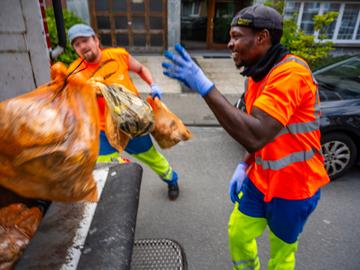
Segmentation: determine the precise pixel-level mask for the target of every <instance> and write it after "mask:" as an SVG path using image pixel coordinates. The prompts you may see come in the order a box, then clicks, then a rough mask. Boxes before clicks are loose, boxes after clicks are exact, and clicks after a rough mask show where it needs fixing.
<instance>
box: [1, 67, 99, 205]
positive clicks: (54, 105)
mask: <svg viewBox="0 0 360 270" xmlns="http://www.w3.org/2000/svg"><path fill="white" fill-rule="evenodd" d="M51 76H52V77H53V78H54V80H53V81H51V82H50V83H48V84H46V85H43V86H41V87H39V88H37V89H35V90H34V91H31V92H29V93H27V94H25V95H22V96H19V97H15V98H12V99H9V100H6V101H4V102H1V103H0V115H1V118H0V185H3V186H4V187H6V188H8V189H10V190H12V191H14V192H16V193H18V194H20V195H21V196H24V197H28V198H38V199H45V200H51V201H65V202H73V201H80V200H87V201H96V200H97V199H98V194H97V188H96V183H95V181H94V179H93V176H92V172H93V169H94V167H95V164H96V159H97V155H98V151H99V123H98V122H99V120H98V108H97V104H96V99H95V90H94V89H93V87H92V86H91V85H90V84H88V83H86V81H85V80H84V79H83V78H82V77H80V76H79V75H78V74H73V75H71V76H69V77H67V76H68V74H67V71H66V67H65V66H64V65H63V64H61V63H57V64H55V65H54V66H53V67H52V70H51Z"/></svg>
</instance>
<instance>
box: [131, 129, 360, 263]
mask: <svg viewBox="0 0 360 270" xmlns="http://www.w3.org/2000/svg"><path fill="white" fill-rule="evenodd" d="M190 129H191V131H192V132H193V136H194V137H193V139H192V140H190V141H188V142H184V143H180V144H178V145H176V146H175V147H173V148H172V149H170V150H162V153H163V154H164V155H165V156H166V157H167V158H168V160H169V161H170V163H171V164H172V165H173V167H174V168H175V169H176V171H177V172H178V173H179V176H180V180H179V183H180V188H181V195H180V197H179V198H178V200H177V201H175V202H170V201H169V200H168V199H167V189H166V186H165V184H164V183H163V182H161V181H160V180H159V178H158V177H157V176H156V175H155V173H154V172H152V171H151V170H149V169H148V168H144V174H143V181H142V187H141V195H140V206H139V212H138V220H137V227H136V234H135V236H136V238H137V239H141V238H170V239H174V240H176V241H178V242H179V243H180V244H181V245H182V246H183V248H184V250H185V253H186V256H187V261H188V265H189V269H190V270H225V269H231V260H230V256H229V250H228V244H227V243H228V241H227V221H228V217H229V214H230V212H231V211H232V204H231V202H230V199H229V198H228V195H227V190H228V181H229V179H230V177H231V175H232V173H233V170H234V169H235V167H236V165H237V162H238V161H239V160H240V159H241V158H242V156H243V154H244V150H243V148H242V147H241V146H240V145H239V144H238V143H236V142H235V141H234V140H233V139H232V138H231V137H230V136H229V135H227V134H226V133H225V131H223V130H222V129H221V128H217V127H191V128H190ZM359 195H360V168H359V167H357V168H354V169H353V170H352V171H351V172H350V173H348V174H347V175H346V176H344V177H343V178H341V179H338V180H337V181H335V182H332V183H331V184H329V185H328V186H326V187H325V188H323V190H322V195H321V196H322V197H321V201H320V202H319V205H318V208H317V209H316V211H315V213H314V214H313V215H312V216H311V218H310V220H309V221H308V223H307V225H306V226H305V230H304V232H303V234H302V237H301V242H300V245H299V251H298V254H297V267H296V269H297V270H338V269H342V270H358V269H360V227H359V224H360V211H359V206H360V196H359ZM258 245H259V254H260V260H261V263H262V269H265V268H266V264H267V260H268V258H269V251H268V241H267V232H265V234H264V235H263V236H262V237H261V238H260V239H259V241H258Z"/></svg>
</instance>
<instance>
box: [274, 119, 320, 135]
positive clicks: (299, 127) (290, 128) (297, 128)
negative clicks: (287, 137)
mask: <svg viewBox="0 0 360 270" xmlns="http://www.w3.org/2000/svg"><path fill="white" fill-rule="evenodd" d="M315 130H319V120H317V119H316V120H315V121H311V122H306V123H294V124H289V125H287V126H285V127H284V128H283V129H282V130H280V132H279V133H278V134H277V135H276V138H277V137H278V136H281V135H284V134H288V133H291V134H299V133H307V132H312V131H315Z"/></svg>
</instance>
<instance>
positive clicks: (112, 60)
mask: <svg viewBox="0 0 360 270" xmlns="http://www.w3.org/2000/svg"><path fill="white" fill-rule="evenodd" d="M81 61H83V59H82V58H78V59H77V60H75V61H74V62H73V63H71V65H70V67H69V69H68V70H69V71H70V72H71V71H73V70H74V69H76V70H75V71H74V72H75V73H76V72H77V71H78V72H80V73H81V74H82V75H83V76H84V77H85V78H87V79H89V78H91V77H96V76H99V77H100V78H103V77H108V80H109V81H114V82H116V83H118V84H121V85H123V86H125V87H126V88H127V89H129V90H130V91H132V92H133V93H135V94H136V95H139V92H138V90H137V89H136V87H135V85H134V83H133V82H132V80H131V78H130V75H129V53H128V52H127V51H126V50H125V49H123V48H110V49H104V50H102V52H101V59H100V61H99V63H96V64H90V63H87V62H86V61H83V62H82V63H81ZM80 63H81V64H80ZM79 64H80V66H78V65H79ZM97 103H98V106H99V119H100V129H101V130H105V99H104V97H103V96H97Z"/></svg>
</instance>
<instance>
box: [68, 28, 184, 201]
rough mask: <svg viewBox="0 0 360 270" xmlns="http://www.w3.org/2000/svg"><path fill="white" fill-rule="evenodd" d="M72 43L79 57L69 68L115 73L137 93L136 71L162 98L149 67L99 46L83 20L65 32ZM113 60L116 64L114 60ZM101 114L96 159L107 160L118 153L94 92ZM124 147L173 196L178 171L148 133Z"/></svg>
mask: <svg viewBox="0 0 360 270" xmlns="http://www.w3.org/2000/svg"><path fill="white" fill-rule="evenodd" d="M68 36H69V41H70V43H71V46H72V47H73V49H74V50H75V52H76V53H77V54H78V56H79V58H78V59H77V60H75V61H74V62H73V63H72V64H71V65H70V67H69V71H70V72H74V73H76V72H80V73H81V74H82V75H83V76H84V77H85V78H91V77H92V76H93V75H94V74H96V72H98V71H100V70H101V72H104V71H105V74H107V73H109V74H114V75H113V76H114V77H116V82H117V83H119V84H122V85H123V86H125V87H126V88H127V89H129V90H130V91H132V92H133V93H135V94H136V95H139V92H138V91H137V89H136V87H135V85H134V84H133V82H132V80H131V78H130V75H129V71H131V72H135V73H136V74H137V75H139V76H140V77H141V79H143V80H144V81H145V82H146V83H147V84H148V85H149V86H150V88H151V94H152V96H153V97H155V96H157V97H158V98H161V96H162V92H161V90H160V88H159V87H158V86H157V84H155V83H154V80H153V78H152V76H151V73H150V71H149V70H148V69H147V68H146V67H145V66H144V65H142V64H140V63H139V62H138V61H137V60H136V59H135V58H134V57H132V56H131V55H130V54H129V53H128V52H127V51H126V50H125V49H124V48H109V49H104V50H102V49H101V48H100V41H99V39H98V37H97V36H96V34H95V32H94V30H93V29H92V28H91V27H90V26H88V25H86V24H76V25H73V26H72V27H71V28H70V29H69V32H68ZM114 63H115V64H114ZM97 103H98V107H99V114H100V115H99V118H100V149H99V158H98V162H110V161H113V160H118V159H119V153H118V152H117V150H116V149H115V148H113V147H112V146H111V145H110V143H109V141H108V140H107V138H106V135H105V115H104V114H105V99H104V97H103V96H102V95H98V96H97ZM125 151H126V152H127V153H129V154H131V155H132V156H133V157H135V158H137V159H138V160H140V161H142V162H144V163H145V164H146V165H148V166H149V167H150V168H151V169H152V170H153V171H154V172H155V173H157V174H158V175H159V177H160V178H161V179H162V180H163V181H164V182H165V183H166V184H167V186H168V197H169V199H170V200H175V199H176V198H177V197H178V196H179V186H178V183H177V181H178V175H177V173H176V171H175V170H173V169H172V167H171V166H170V164H169V162H168V161H167V160H166V158H165V157H164V156H163V155H162V154H160V153H159V152H158V151H157V150H156V148H155V147H154V145H153V143H152V140H151V137H150V135H145V136H140V137H135V138H133V139H131V140H130V141H129V143H128V145H127V146H126V148H125Z"/></svg>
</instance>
